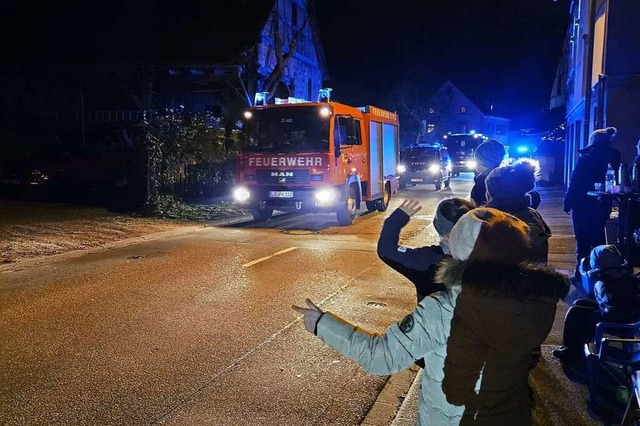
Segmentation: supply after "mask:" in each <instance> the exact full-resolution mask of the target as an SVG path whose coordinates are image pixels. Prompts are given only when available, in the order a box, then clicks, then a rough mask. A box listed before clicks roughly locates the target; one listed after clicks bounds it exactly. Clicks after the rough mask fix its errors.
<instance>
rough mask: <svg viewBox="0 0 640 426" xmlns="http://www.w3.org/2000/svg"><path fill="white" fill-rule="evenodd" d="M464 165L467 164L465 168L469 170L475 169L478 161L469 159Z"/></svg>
mask: <svg viewBox="0 0 640 426" xmlns="http://www.w3.org/2000/svg"><path fill="white" fill-rule="evenodd" d="M464 165H465V166H467V169H469V170H475V169H476V167H478V162H477V161H476V160H469V161H467V162H466V163H464Z"/></svg>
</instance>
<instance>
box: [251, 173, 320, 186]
mask: <svg viewBox="0 0 640 426" xmlns="http://www.w3.org/2000/svg"><path fill="white" fill-rule="evenodd" d="M256 178H257V179H256V180H257V182H258V183H261V184H276V185H278V184H279V185H289V184H295V183H302V184H306V183H309V170H258V172H257V173H256Z"/></svg>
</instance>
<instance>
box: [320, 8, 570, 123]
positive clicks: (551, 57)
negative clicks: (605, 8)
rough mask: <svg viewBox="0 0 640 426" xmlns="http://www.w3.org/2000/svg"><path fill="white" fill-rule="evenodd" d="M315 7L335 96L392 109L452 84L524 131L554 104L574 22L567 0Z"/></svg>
mask: <svg viewBox="0 0 640 426" xmlns="http://www.w3.org/2000/svg"><path fill="white" fill-rule="evenodd" d="M316 4H317V6H316V7H317V12H318V18H319V21H320V31H321V34H320V36H321V37H322V41H323V45H324V49H325V55H326V58H327V63H328V68H329V74H330V77H331V80H332V81H331V84H332V86H333V88H334V96H335V97H337V98H340V99H343V98H346V99H345V100H349V101H350V102H352V103H354V104H358V105H360V104H366V103H374V102H377V103H380V104H381V106H383V107H388V108H392V107H394V106H395V104H394V98H395V95H397V93H398V92H399V91H400V92H404V93H406V92H413V93H416V92H420V91H422V92H424V93H425V94H426V95H428V94H430V93H433V92H434V91H435V90H437V88H438V87H439V86H440V85H441V84H442V83H444V82H445V81H446V80H451V81H452V82H453V83H454V84H455V85H456V86H457V87H458V88H459V89H460V90H462V91H463V92H464V93H465V94H466V95H467V96H468V97H469V98H470V99H471V100H472V101H473V102H474V103H476V105H477V106H478V107H480V108H481V109H482V110H484V111H485V112H488V106H489V105H490V104H494V108H495V109H494V114H495V115H504V116H507V117H509V118H513V119H514V123H513V124H514V125H516V126H521V127H527V126H530V125H533V124H535V121H536V119H537V117H538V116H539V113H540V112H541V111H542V110H543V108H544V107H545V106H546V105H547V104H548V99H549V94H550V93H551V88H552V84H553V79H554V77H555V72H556V68H557V65H558V59H559V56H560V52H561V49H562V43H563V40H564V35H565V33H566V29H567V25H568V22H569V0H559V1H553V0H405V1H399V2H396V3H395V4H398V5H399V7H397V8H380V7H376V6H372V4H374V3H373V2H371V1H368V0H351V1H348V2H343V1H331V0H319V1H317V2H316ZM387 4H389V3H387ZM405 96H406V95H405ZM372 97H373V99H372Z"/></svg>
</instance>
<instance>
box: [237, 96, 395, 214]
mask: <svg viewBox="0 0 640 426" xmlns="http://www.w3.org/2000/svg"><path fill="white" fill-rule="evenodd" d="M320 93H321V94H320V96H319V97H318V101H317V102H310V101H302V100H299V99H293V98H288V99H284V100H282V99H276V103H275V104H267V103H266V102H265V99H266V95H265V94H261V93H259V94H258V95H257V96H256V104H255V105H254V106H253V107H252V108H250V109H249V110H248V111H246V112H245V114H244V124H243V143H242V149H241V152H240V154H239V156H238V163H237V169H236V170H237V171H236V183H237V186H236V188H235V189H234V199H235V200H236V202H238V203H240V204H241V205H244V206H247V207H248V208H250V209H251V212H252V214H253V217H254V219H255V220H256V221H264V220H267V219H269V218H270V217H271V215H272V214H273V212H274V211H275V210H279V211H284V212H297V213H309V212H335V213H336V215H337V219H338V223H339V224H340V225H341V226H346V225H350V224H351V223H352V222H353V220H354V218H355V216H356V213H357V211H358V209H360V208H361V205H362V204H363V202H364V205H366V208H367V210H369V211H373V210H378V211H385V210H386V209H387V207H388V205H389V200H390V199H391V195H392V194H395V193H396V192H397V189H398V175H397V174H396V167H397V162H398V153H399V144H398V139H399V134H398V115H397V114H396V113H394V112H390V111H386V110H384V109H381V108H377V107H374V106H366V107H360V108H356V107H352V106H348V105H344V104H341V103H338V102H332V101H331V100H330V96H329V94H330V89H323V90H321V91H320Z"/></svg>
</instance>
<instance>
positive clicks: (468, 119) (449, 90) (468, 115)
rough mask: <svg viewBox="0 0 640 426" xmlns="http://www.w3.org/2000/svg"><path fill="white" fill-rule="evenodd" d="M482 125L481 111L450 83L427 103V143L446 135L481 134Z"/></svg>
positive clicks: (483, 119) (483, 117) (482, 116)
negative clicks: (472, 132) (474, 132)
mask: <svg viewBox="0 0 640 426" xmlns="http://www.w3.org/2000/svg"><path fill="white" fill-rule="evenodd" d="M484 124H485V116H484V114H483V113H482V111H480V109H479V108H478V107H477V106H475V104H474V103H473V102H471V101H470V100H469V98H467V97H466V96H465V95H464V94H463V93H462V92H461V91H460V90H459V89H458V88H457V87H456V86H454V85H453V84H452V83H450V82H446V83H445V84H443V85H442V87H441V88H440V89H439V90H438V91H437V92H436V94H435V95H434V96H433V97H432V98H431V99H430V100H429V101H428V102H427V131H428V133H427V139H428V140H427V142H430V141H436V140H440V139H441V138H442V136H444V135H446V134H447V133H467V132H470V131H472V130H475V131H476V132H482V131H483V130H484V127H485V125H484ZM429 129H432V130H431V131H429Z"/></svg>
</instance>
